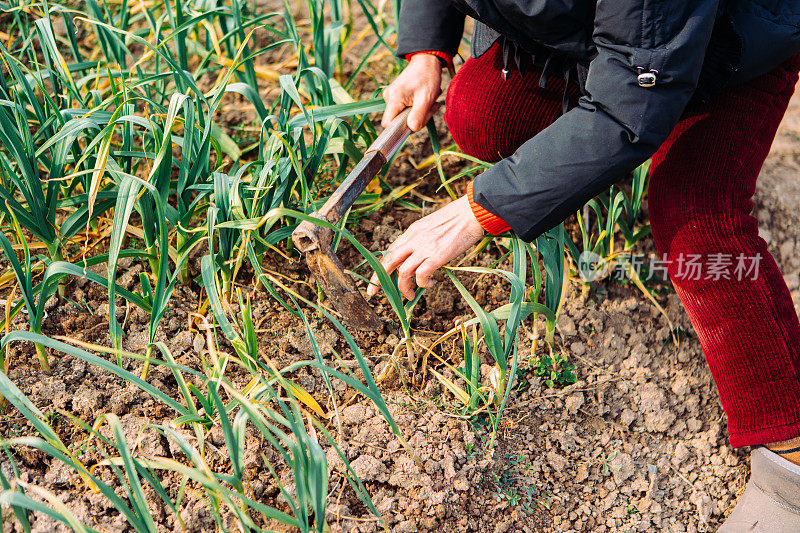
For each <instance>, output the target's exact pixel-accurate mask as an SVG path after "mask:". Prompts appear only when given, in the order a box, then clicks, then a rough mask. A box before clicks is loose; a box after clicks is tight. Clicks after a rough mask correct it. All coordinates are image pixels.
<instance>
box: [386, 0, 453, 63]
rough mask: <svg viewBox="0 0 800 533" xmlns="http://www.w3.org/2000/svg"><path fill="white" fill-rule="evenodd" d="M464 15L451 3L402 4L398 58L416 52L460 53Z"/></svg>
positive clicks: (406, 0)
mask: <svg viewBox="0 0 800 533" xmlns="http://www.w3.org/2000/svg"><path fill="white" fill-rule="evenodd" d="M463 34H464V14H463V13H461V12H459V11H458V10H457V9H456V8H454V7H453V6H452V5H451V2H450V0H403V1H402V2H401V3H400V21H399V26H398V31H397V55H398V56H399V57H405V56H406V55H408V54H411V53H414V52H423V51H424V52H431V51H438V52H445V53H446V54H449V55H450V56H454V55H456V53H458V45H459V43H460V42H461V37H462V35H463Z"/></svg>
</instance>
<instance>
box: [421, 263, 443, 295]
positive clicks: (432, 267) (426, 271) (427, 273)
mask: <svg viewBox="0 0 800 533" xmlns="http://www.w3.org/2000/svg"><path fill="white" fill-rule="evenodd" d="M441 266H442V265H440V264H438V261H435V260H434V259H433V258H432V257H429V258H428V259H426V260H425V262H424V263H422V264H421V265H420V266H419V267H417V272H416V280H417V287H423V288H425V289H429V288H431V287H433V286H434V285H435V284H436V282H435V281H433V280H432V279H431V276H433V273H434V272H436V271H437V270H438V269H439V267H441Z"/></svg>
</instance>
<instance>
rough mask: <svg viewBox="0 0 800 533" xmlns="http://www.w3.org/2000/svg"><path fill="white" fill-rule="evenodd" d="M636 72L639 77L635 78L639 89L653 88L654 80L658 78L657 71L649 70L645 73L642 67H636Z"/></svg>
mask: <svg viewBox="0 0 800 533" xmlns="http://www.w3.org/2000/svg"><path fill="white" fill-rule="evenodd" d="M637 70H638V71H639V75H638V76H636V82H637V83H638V84H639V87H653V86H654V85H655V84H656V78H657V76H658V71H657V70H654V69H650V70H649V71H647V72H645V71H644V68H642V67H637Z"/></svg>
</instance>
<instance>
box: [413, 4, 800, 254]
mask: <svg viewBox="0 0 800 533" xmlns="http://www.w3.org/2000/svg"><path fill="white" fill-rule="evenodd" d="M465 14H466V15H469V16H471V17H473V18H475V19H476V21H478V23H476V26H475V34H474V35H473V42H472V45H473V55H474V56H478V55H480V54H481V53H483V52H485V51H486V50H487V49H488V48H489V46H491V44H492V43H493V42H494V41H495V40H497V39H498V38H499V37H500V36H502V37H505V40H506V41H510V42H512V43H514V46H516V47H518V48H520V49H522V50H523V51H525V52H527V53H529V54H532V55H534V56H535V58H537V59H539V58H540V57H542V56H543V55H549V56H553V57H556V58H557V59H558V60H559V61H558V62H559V63H561V64H565V65H567V67H566V69H567V72H569V73H571V74H572V75H574V76H576V77H575V78H574V79H577V80H578V81H579V82H580V85H581V89H582V91H583V97H582V98H581V100H580V103H579V105H578V106H577V107H575V108H573V109H571V110H570V111H568V112H567V113H565V114H564V115H563V116H561V117H560V118H559V119H558V120H556V121H555V122H554V123H553V124H552V125H551V126H550V127H548V128H546V129H545V130H543V131H542V132H540V133H539V134H538V135H536V136H535V137H533V138H532V139H530V140H528V141H527V142H526V143H525V144H523V145H522V146H521V147H520V148H519V149H518V150H517V152H516V153H515V154H513V155H512V156H511V157H508V158H506V159H504V160H502V161H500V162H499V163H498V164H496V165H495V166H494V167H492V168H491V169H489V170H487V171H486V172H484V173H483V174H481V175H480V176H478V178H477V179H476V180H475V185H474V196H475V200H476V201H477V202H478V204H480V205H481V206H483V207H484V208H485V209H487V210H488V211H490V212H492V213H494V214H496V215H498V216H500V217H501V218H503V219H504V220H505V221H506V222H507V223H508V224H509V225H510V226H511V228H512V229H513V230H514V231H515V232H516V233H517V234H518V235H520V236H521V237H522V238H524V239H525V240H528V241H530V240H533V239H535V238H536V237H537V236H538V235H540V234H541V233H543V232H545V231H547V230H548V229H550V228H552V227H554V226H556V225H558V224H559V223H560V222H561V221H562V220H564V219H565V218H566V217H567V216H569V214H571V213H573V212H575V211H576V210H577V209H579V208H580V206H581V205H583V204H584V203H585V202H586V201H588V200H589V199H591V198H592V197H594V196H596V195H597V194H599V193H600V192H602V191H603V190H605V189H607V188H608V187H609V186H610V185H611V184H612V183H614V182H616V181H618V180H620V179H621V178H624V177H625V176H627V175H628V174H629V173H630V171H631V170H633V169H634V168H636V167H637V166H638V165H639V164H641V163H642V162H644V161H645V160H647V158H649V157H650V156H651V155H652V154H653V153H655V151H656V150H657V149H658V147H659V146H660V145H661V143H662V142H664V140H665V139H666V138H667V136H668V135H669V133H670V132H671V131H672V128H673V127H674V126H675V125H676V124H677V122H678V120H679V119H680V116H681V114H682V113H683V111H684V109H685V108H686V106H687V104H688V103H689V101H690V100H691V99H692V98H693V97H695V98H699V99H708V98H713V95H714V93H715V92H716V91H719V90H721V89H723V88H725V87H729V86H732V85H735V84H738V83H742V82H745V81H748V80H750V79H753V78H755V77H756V76H758V75H760V74H763V73H765V72H768V71H769V70H771V69H772V68H774V67H775V66H777V65H778V64H779V63H781V62H782V61H784V60H785V59H787V58H789V57H790V56H792V55H793V54H795V53H797V52H798V51H800V0H730V1H725V0H694V1H692V0H689V1H687V0H599V1H593V0H454V1H450V0H403V2H402V3H401V9H400V26H399V37H398V50H397V53H398V55H400V56H404V55H405V54H408V53H411V52H417V51H423V50H440V51H444V52H448V53H451V54H455V52H456V50H457V48H458V44H459V42H460V40H461V37H462V33H463V28H464V16H465ZM651 71H652V72H653V74H654V75H655V84H654V85H652V86H649V87H647V86H641V85H640V80H639V74H641V73H650V72H651ZM642 81H644V80H642ZM645 85H647V84H646V83H645Z"/></svg>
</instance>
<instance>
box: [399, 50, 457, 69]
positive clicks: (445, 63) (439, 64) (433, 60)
mask: <svg viewBox="0 0 800 533" xmlns="http://www.w3.org/2000/svg"><path fill="white" fill-rule="evenodd" d="M405 59H406V61H408V62H409V63H411V62H415V63H420V64H424V65H426V66H435V67H436V68H437V69H438V70H441V69H443V68H446V67H449V66H450V65H452V64H453V56H452V55H450V54H448V53H447V52H440V51H438V50H423V51H419V52H412V53H410V54H406V56H405Z"/></svg>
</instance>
